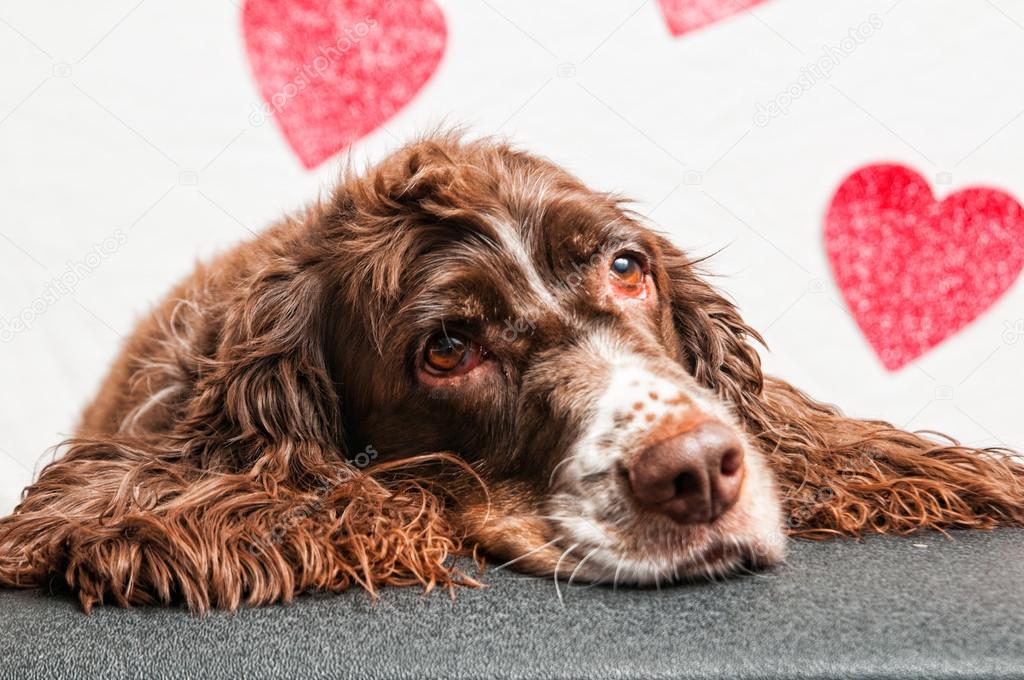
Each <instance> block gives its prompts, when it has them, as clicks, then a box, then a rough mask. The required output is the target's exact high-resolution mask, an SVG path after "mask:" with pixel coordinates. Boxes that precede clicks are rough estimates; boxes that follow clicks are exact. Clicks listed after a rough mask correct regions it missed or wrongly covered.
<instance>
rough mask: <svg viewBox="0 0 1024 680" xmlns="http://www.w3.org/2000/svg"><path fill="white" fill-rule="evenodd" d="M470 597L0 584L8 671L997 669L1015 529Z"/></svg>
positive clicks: (510, 584) (1009, 656) (891, 673)
mask: <svg viewBox="0 0 1024 680" xmlns="http://www.w3.org/2000/svg"><path fill="white" fill-rule="evenodd" d="M485 579H486V581H487V582H488V583H489V584H490V587H489V588H486V589H484V590H476V591H474V590H468V589H464V590H460V591H458V593H457V597H456V598H455V600H454V601H452V600H450V599H449V598H448V596H447V595H446V594H444V593H435V594H433V595H430V596H426V597H424V596H423V595H422V593H421V592H419V591H417V590H415V589H392V590H387V591H385V592H384V593H383V594H382V596H381V597H380V599H379V601H377V602H376V603H373V602H372V601H371V600H370V599H369V598H368V597H367V596H366V595H365V594H363V593H357V592H350V593H347V594H343V595H338V596H326V595H316V596H308V597H303V598H300V599H299V600H298V601H296V602H295V603H293V604H291V605H287V606H279V607H264V608H257V609H250V610H244V611H241V612H239V613H238V614H235V615H230V614H225V613H221V612H218V613H215V614H213V615H210V616H208V617H206V618H203V619H200V618H197V617H194V616H191V615H189V614H187V613H185V612H184V611H181V610H178V609H136V610H128V611H125V610H120V609H114V608H101V609H99V610H97V611H95V612H94V613H93V614H92V615H91V616H84V615H83V614H81V613H80V612H79V610H78V609H77V608H76V605H75V604H74V603H73V602H72V601H71V600H69V599H67V598H64V597H58V596H53V595H44V594H41V593H37V592H17V591H0V663H2V666H0V674H2V675H4V676H12V677H29V676H42V675H46V676H57V677H64V678H69V677H99V676H104V677H111V676H148V677H171V676H175V677H182V676H184V677H194V678H207V677H225V678H232V677H242V676H245V677H256V676H285V675H287V676H295V677H371V678H373V677H377V678H398V677H404V678H411V677H454V676H462V677H481V676H492V677H508V678H513V677H542V678H555V677H577V678H595V677H603V676H608V677H620V678H641V677H687V678H688V677H723V678H725V677H729V678H735V677H817V676H837V677H922V678H942V677H989V678H990V677H997V676H1004V677H1005V676H1010V675H1022V674H1024V530H1001V531H996V532H993V533H984V532H976V533H974V532H954V533H953V534H951V538H950V539H947V538H944V537H942V536H941V535H938V534H923V535H918V536H914V537H911V538H906V539H897V538H871V539H868V540H866V541H864V542H861V543H856V542H850V541H834V542H828V543H806V542H795V543H794V544H793V546H792V553H791V556H790V559H789V563H788V564H787V565H786V566H784V567H781V568H777V569H775V570H773V571H770V572H766V573H763V574H758V575H754V576H747V577H742V578H737V579H734V580H730V581H726V582H721V583H701V584H696V585H682V586H674V587H667V588H662V589H661V590H660V591H657V590H654V589H650V590H635V589H624V588H620V589H619V590H618V591H613V590H612V589H611V588H607V587H586V586H578V585H574V586H571V587H566V586H564V585H563V586H562V595H563V598H564V604H563V603H562V602H560V601H559V599H558V598H557V597H556V594H555V587H554V584H553V583H552V581H551V580H549V579H534V578H529V577H525V576H522V575H519V574H514V573H509V572H505V571H502V572H489V573H488V574H487V575H486V577H485Z"/></svg>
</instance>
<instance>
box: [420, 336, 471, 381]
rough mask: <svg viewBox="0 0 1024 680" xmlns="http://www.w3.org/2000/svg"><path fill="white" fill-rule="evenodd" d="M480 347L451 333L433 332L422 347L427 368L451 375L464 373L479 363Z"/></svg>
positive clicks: (434, 371)
mask: <svg viewBox="0 0 1024 680" xmlns="http://www.w3.org/2000/svg"><path fill="white" fill-rule="evenodd" d="M481 353H482V351H481V348H480V346H479V345H478V344H476V343H475V342H472V341H471V340H467V339H465V338H463V337H461V336H459V335H456V334H452V333H444V332H442V333H435V334H434V335H432V336H431V337H430V339H429V340H427V344H426V347H424V349H423V363H424V365H425V366H426V368H427V370H429V371H431V372H433V373H437V374H446V375H451V374H453V373H465V372H467V371H469V370H470V369H472V368H474V367H475V366H476V365H477V364H479V363H480V357H481Z"/></svg>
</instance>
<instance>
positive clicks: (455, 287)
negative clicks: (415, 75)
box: [320, 139, 784, 583]
mask: <svg viewBox="0 0 1024 680" xmlns="http://www.w3.org/2000/svg"><path fill="white" fill-rule="evenodd" d="M332 211H333V212H332V213H331V214H329V215H327V216H324V217H321V218H320V222H321V223H326V224H328V225H333V226H330V228H329V230H328V235H327V236H326V238H330V239H337V240H338V241H339V242H340V243H343V248H342V250H343V251H344V252H340V253H338V259H337V266H336V271H335V272H334V273H333V274H332V276H333V278H334V279H335V280H336V281H338V282H341V285H340V287H339V289H338V292H337V295H338V297H339V299H340V305H339V311H338V313H337V314H336V315H335V316H336V318H335V319H334V320H333V322H332V326H331V328H330V331H331V333H330V335H331V337H332V338H334V340H333V342H334V343H335V347H334V351H333V352H331V356H332V357H333V360H332V363H333V366H332V372H333V375H334V379H335V381H336V383H337V384H338V385H340V387H339V392H340V395H339V396H340V398H341V402H342V403H343V405H344V408H343V411H344V413H343V420H344V426H345V432H346V438H347V440H348V448H349V450H350V451H352V452H356V454H357V455H358V454H359V453H360V452H362V458H363V459H364V460H368V459H369V458H370V456H369V455H368V454H367V453H366V452H372V456H373V457H374V458H376V459H378V460H390V459H398V458H403V457H408V456H411V455H415V454H421V453H424V452H436V451H449V452H453V453H455V454H456V455H458V456H460V457H461V458H463V459H464V460H465V461H466V462H467V463H469V465H471V466H472V467H473V468H474V469H475V470H476V472H477V473H478V474H479V475H480V477H481V478H482V479H483V481H484V482H485V484H486V487H487V489H488V492H489V493H488V494H486V495H484V494H483V493H473V492H471V491H470V490H469V487H467V488H466V489H464V490H463V492H462V493H460V494H458V495H459V498H458V499H456V502H455V503H453V504H452V512H453V513H454V514H455V515H456V517H457V520H456V521H457V522H458V523H459V524H460V525H461V526H462V527H463V528H464V529H465V530H466V531H467V532H468V533H469V534H470V535H471V536H472V537H473V538H474V539H475V540H477V541H479V542H480V543H481V544H482V545H483V546H484V547H485V549H487V550H488V551H489V552H490V553H492V554H493V555H496V556H498V557H499V558H502V559H507V560H518V564H519V566H520V567H521V568H524V569H528V570H531V571H536V572H542V573H551V572H555V571H557V572H559V573H562V574H568V573H572V572H575V575H576V578H581V579H588V580H596V579H607V580H609V581H611V580H613V579H614V580H616V581H617V582H619V583H655V582H658V581H659V580H661V581H664V580H672V579H674V578H683V577H689V576H695V575H704V574H716V573H722V572H725V571H728V570H730V569H733V568H735V567H738V566H741V565H744V564H765V563H771V562H773V561H776V560H778V559H779V558H780V557H781V555H782V553H783V549H784V548H783V546H784V541H783V539H782V533H781V527H780V524H781V521H780V509H779V501H778V499H777V493H776V491H775V488H774V484H773V480H772V476H771V474H770V472H769V470H768V469H767V466H766V464H765V461H764V460H763V457H762V455H761V454H760V453H759V452H758V451H757V449H756V448H754V447H753V446H752V445H751V443H750V441H749V440H748V434H747V433H746V432H745V431H744V429H743V427H742V426H741V424H740V422H739V421H738V420H737V418H736V415H735V414H734V413H733V405H732V404H730V402H729V399H728V394H729V392H730V390H733V391H735V390H739V391H742V390H743V389H745V388H746V387H750V388H752V389H754V390H758V389H759V388H760V385H759V384H755V385H752V386H747V385H744V381H745V380H750V381H759V379H760V377H759V372H757V371H753V372H751V373H750V375H747V374H745V373H744V370H745V369H744V366H748V365H749V364H750V363H751V362H754V363H755V364H756V355H755V354H754V353H753V350H752V349H751V348H750V347H749V346H747V344H746V342H745V340H744V335H745V333H746V332H747V330H748V329H746V327H745V326H744V325H743V323H742V321H741V320H740V319H739V317H738V316H737V315H736V313H735V311H734V309H733V307H732V306H731V305H730V304H729V303H728V302H726V301H725V300H723V299H722V298H721V297H720V296H719V295H718V294H716V293H715V292H714V291H713V290H712V289H711V288H710V287H709V286H707V285H706V284H705V283H704V282H703V281H702V280H701V279H700V278H699V277H698V276H697V275H696V274H695V272H694V269H693V266H692V265H691V263H690V262H688V260H687V259H686V258H685V257H684V256H683V255H682V254H681V253H680V252H678V251H677V250H676V249H675V248H673V247H672V246H671V245H670V244H669V243H668V242H667V241H666V240H665V239H664V238H662V237H660V236H659V235H657V234H656V233H654V232H653V231H651V230H650V229H648V228H646V227H645V226H643V225H642V224H641V222H640V220H639V219H637V218H636V216H635V215H632V214H630V212H629V211H628V210H625V209H623V207H622V205H621V201H619V200H617V199H616V198H614V197H612V196H609V195H606V194H601V193H597V192H594V191H591V190H589V189H587V188H586V187H584V186H583V185H582V184H581V183H580V182H579V181H578V180H577V179H575V178H574V177H572V176H571V175H569V174H568V173H566V172H565V171H563V170H561V169H559V168H558V167H556V166H554V165H552V164H551V163H549V162H547V161H544V160H542V159H539V158H536V157H533V156H530V155H527V154H524V153H520V152H517V151H514V150H512V149H510V148H508V147H507V146H504V145H500V144H495V143H492V142H488V141H482V142H472V143H464V142H460V141H457V140H453V139H441V140H437V139H434V140H429V141H425V142H422V143H419V144H416V145H412V146H410V147H406V148H405V149H403V150H402V151H400V152H398V153H397V154H395V155H393V156H392V157H390V158H388V159H386V160H385V161H384V162H383V163H381V164H380V165H379V166H377V167H376V168H375V169H373V170H372V171H371V172H370V173H369V174H368V175H366V176H365V177H361V178H354V179H351V180H349V181H346V182H344V183H343V184H342V186H341V188H340V189H339V191H338V193H337V195H336V196H335V198H334V201H333V208H332ZM439 474H440V473H439Z"/></svg>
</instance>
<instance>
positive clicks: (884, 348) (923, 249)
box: [825, 165, 1024, 370]
mask: <svg viewBox="0 0 1024 680" xmlns="http://www.w3.org/2000/svg"><path fill="white" fill-rule="evenodd" d="M825 246H826V249H827V252H828V259H829V261H830V262H831V265H832V271H833V273H834V274H835V278H836V282H837V283H838V284H839V288H840V290H841V291H842V294H843V297H844V298H845V299H846V303H847V305H848V307H849V309H850V312H851V313H852V314H853V317H854V319H855V320H856V322H857V325H859V326H860V328H861V330H862V331H863V332H864V335H865V336H866V337H867V339H868V342H870V343H871V346H872V347H874V349H875V352H877V354H878V356H879V358H880V359H881V360H882V364H883V365H884V366H885V367H886V368H887V369H889V370H896V369H898V368H900V367H902V366H904V365H906V364H907V363H909V362H910V361H912V360H914V359H916V358H917V357H919V356H921V355H922V354H923V353H925V352H926V351H928V350H929V349H930V348H932V347H934V346H935V345H937V344H938V343H940V342H942V341H943V340H945V339H946V338H948V337H949V336H951V335H953V334H954V333H956V332H957V331H959V330H960V329H962V328H963V327H964V326H966V325H967V324H968V323H970V322H971V321H973V320H974V319H975V318H977V317H978V315H979V314H981V313H982V312H984V311H985V310H986V309H988V308H989V307H990V306H991V305H992V304H993V303H994V302H995V301H996V300H998V299H999V297H1000V296H1001V295H1002V294H1003V293H1005V292H1006V290H1007V289H1008V288H1009V287H1010V286H1011V285H1013V282H1014V281H1015V280H1016V278H1017V276H1018V274H1020V270H1021V267H1022V266H1024V210H1022V208H1021V206H1020V204H1019V203H1017V201H1015V200H1014V199H1013V198H1012V197H1011V196H1009V195H1007V194H1005V193H1003V192H1001V191H998V190H995V189H987V188H972V189H965V190H963V191H959V192H957V193H954V194H951V195H950V196H948V197H947V198H946V199H945V200H943V201H937V200H936V199H935V197H934V196H933V195H932V191H931V189H930V188H929V186H928V183H927V182H926V181H925V179H924V178H923V177H921V176H920V175H919V174H917V173H916V172H914V171H913V170H911V169H909V168H906V167H903V166H900V165H871V166H868V167H865V168H862V169H860V170H857V171H856V172H854V173H853V174H852V175H850V176H849V177H848V178H847V179H846V180H845V181H843V183H842V184H841V185H840V187H839V189H838V190H837V191H836V194H835V196H834V197H833V199H832V204H831V206H830V207H829V209H828V214H827V216H826V221H825Z"/></svg>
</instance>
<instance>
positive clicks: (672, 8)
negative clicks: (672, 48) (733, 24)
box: [658, 0, 764, 35]
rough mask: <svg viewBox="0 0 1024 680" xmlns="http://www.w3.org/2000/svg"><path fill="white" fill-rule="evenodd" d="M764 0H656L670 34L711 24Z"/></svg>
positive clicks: (678, 33)
mask: <svg viewBox="0 0 1024 680" xmlns="http://www.w3.org/2000/svg"><path fill="white" fill-rule="evenodd" d="M762 2H764V0H658V4H659V5H660V6H661V14H662V16H664V17H665V23H667V24H668V30H670V31H672V35H682V34H683V33H687V32H689V31H693V30H695V29H698V28H701V27H703V26H707V25H708V24H713V23H715V22H716V21H719V20H721V19H724V18H726V17H728V16H732V15H733V14H736V13H737V12H742V11H744V10H746V9H747V8H750V7H753V6H754V5H758V4H760V3H762Z"/></svg>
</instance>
